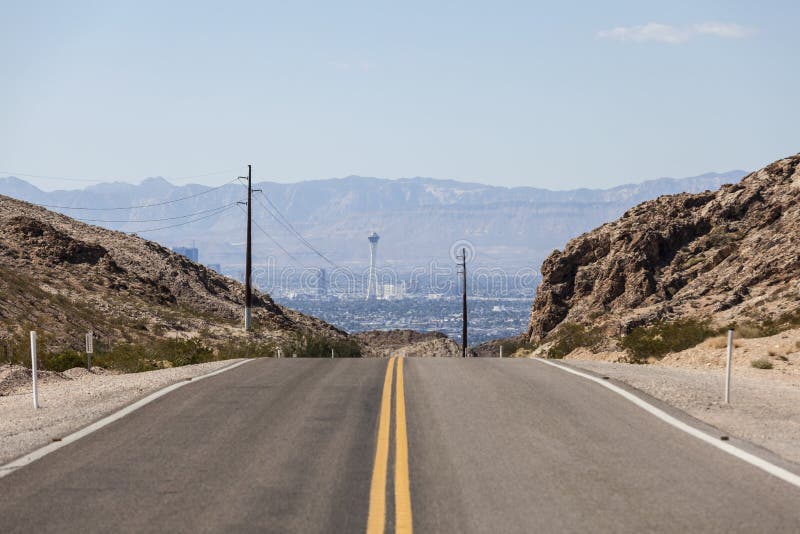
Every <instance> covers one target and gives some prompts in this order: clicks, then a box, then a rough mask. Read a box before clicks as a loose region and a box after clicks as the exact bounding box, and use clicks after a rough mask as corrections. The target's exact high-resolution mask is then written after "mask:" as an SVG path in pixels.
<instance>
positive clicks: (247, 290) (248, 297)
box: [244, 165, 253, 331]
mask: <svg viewBox="0 0 800 534" xmlns="http://www.w3.org/2000/svg"><path fill="white" fill-rule="evenodd" d="M252 204H253V166H252V165H248V166H247V251H246V252H245V260H244V263H245V266H244V269H245V273H244V329H245V331H248V330H250V307H251V305H252V302H253V288H252V286H251V284H250V275H251V271H252V268H253V258H252V255H253V250H252V248H253V232H252V228H251V219H252V218H253V208H252Z"/></svg>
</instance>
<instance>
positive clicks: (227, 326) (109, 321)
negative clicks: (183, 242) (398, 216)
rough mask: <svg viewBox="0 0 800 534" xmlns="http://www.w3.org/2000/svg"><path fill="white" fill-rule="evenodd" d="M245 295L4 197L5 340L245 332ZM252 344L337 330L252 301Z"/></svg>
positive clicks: (262, 300)
mask: <svg viewBox="0 0 800 534" xmlns="http://www.w3.org/2000/svg"><path fill="white" fill-rule="evenodd" d="M243 299H244V289H243V287H242V285H241V284H239V283H238V282H235V281H233V280H231V279H229V278H225V277H223V276H221V275H219V274H217V273H215V272H214V271H212V270H209V269H206V268H205V267H203V266H202V265H198V264H196V263H193V262H191V261H190V260H188V259H186V258H185V257H183V256H180V255H177V254H174V253H172V252H170V251H169V250H168V249H166V248H164V247H162V246H160V245H158V244H156V243H154V242H151V241H147V240H145V239H142V238H140V237H135V236H131V235H127V234H123V233H120V232H115V231H111V230H105V229H102V228H99V227H96V226H89V225H87V224H83V223H80V222H77V221H75V220H74V219H70V218H69V217H66V216H64V215H60V214H57V213H53V212H50V211H47V210H45V209H43V208H40V207H37V206H34V205H31V204H28V203H26V202H21V201H17V200H14V199H11V198H8V197H4V196H0V340H1V339H4V338H5V339H8V338H16V339H20V338H24V336H25V335H26V333H27V331H28V330H33V329H35V330H37V331H38V332H39V333H40V336H41V337H42V338H43V340H44V342H45V343H46V344H47V345H48V346H49V347H51V348H53V349H54V350H55V349H60V348H74V349H78V348H80V347H81V346H82V344H83V336H84V333H85V332H87V331H89V330H93V331H94V332H95V333H96V334H97V336H98V339H99V343H101V344H103V343H104V344H105V345H106V346H110V345H113V344H114V343H117V342H122V341H127V342H131V343H133V342H141V341H146V340H153V339H159V338H168V337H183V338H193V337H197V338H201V339H202V340H203V342H204V343H206V342H207V343H213V342H214V341H215V340H218V341H230V340H231V339H235V338H236V337H237V336H241V335H242V332H241V327H240V325H241V318H242V313H243V312H242V308H243ZM254 325H255V332H254V334H253V336H252V337H253V339H256V340H258V339H261V340H268V339H279V338H281V337H282V336H283V337H285V336H287V335H288V334H289V333H291V332H296V331H301V330H309V329H313V330H314V331H315V332H317V333H319V334H322V335H325V336H331V337H336V338H342V337H344V336H345V334H344V333H343V332H340V331H338V330H336V329H334V328H333V327H331V326H330V325H328V324H326V323H324V322H322V321H320V320H317V319H314V318H311V317H307V316H304V315H301V314H299V313H297V312H294V311H292V310H288V309H286V308H284V307H281V306H278V305H276V304H275V303H274V302H273V301H272V300H271V299H270V297H269V296H268V295H265V294H262V293H259V292H256V293H255V295H254Z"/></svg>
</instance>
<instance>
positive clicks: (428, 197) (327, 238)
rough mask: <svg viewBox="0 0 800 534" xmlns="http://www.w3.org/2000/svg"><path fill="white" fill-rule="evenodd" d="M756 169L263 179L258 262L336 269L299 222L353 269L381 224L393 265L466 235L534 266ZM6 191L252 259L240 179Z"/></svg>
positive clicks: (497, 261)
mask: <svg viewBox="0 0 800 534" xmlns="http://www.w3.org/2000/svg"><path fill="white" fill-rule="evenodd" d="M745 174H746V173H745V172H744V171H729V172H725V173H708V174H703V175H700V176H694V177H690V178H683V179H673V178H661V179H657V180H650V181H646V182H642V183H639V184H628V185H622V186H618V187H614V188H610V189H575V190H566V191H553V190H547V189H538V188H534V187H510V188H509V187H499V186H491V185H484V184H478V183H466V182H459V181H454V180H438V179H433V178H407V179H398V180H388V179H381V178H365V177H359V176H348V177H345V178H334V179H327V180H313V181H305V182H298V183H292V184H281V183H274V182H259V183H255V184H254V186H253V187H254V188H255V189H259V190H261V191H259V192H256V193H254V197H253V198H254V203H253V214H254V220H255V222H256V227H255V228H254V234H253V235H254V243H255V244H254V261H255V263H256V264H260V263H265V262H267V261H268V258H270V257H271V258H273V259H272V260H271V261H272V262H274V264H277V265H278V266H283V265H292V264H295V265H297V264H299V265H302V266H304V267H325V266H326V263H327V262H326V260H325V259H323V258H322V257H321V256H320V255H318V254H317V253H316V252H314V251H313V250H312V249H311V248H309V247H308V246H306V245H305V244H303V243H302V242H301V240H300V239H298V238H297V236H296V235H294V232H293V230H292V229H294V230H296V231H297V232H298V233H299V234H301V235H302V236H303V238H304V239H305V240H307V242H308V243H309V244H310V245H312V246H313V248H314V249H316V250H317V251H319V252H320V253H321V254H322V255H323V256H325V258H328V259H330V260H331V262H332V263H335V264H337V265H341V266H346V267H350V268H353V269H363V268H364V267H365V266H366V264H367V262H368V258H369V249H368V242H367V239H366V237H367V235H369V234H370V233H371V232H372V231H376V232H378V234H380V236H381V241H380V244H379V258H380V260H381V263H382V265H384V266H387V267H395V268H397V269H398V270H401V271H402V270H406V269H410V268H413V267H417V266H420V265H429V264H430V262H441V263H446V264H448V265H449V264H451V263H452V261H453V258H452V254H451V247H452V246H453V244H454V243H457V242H463V241H466V242H468V243H469V245H470V246H472V247H473V248H474V251H475V261H476V262H477V263H478V264H481V265H489V266H493V267H499V268H504V269H514V268H522V267H529V266H530V265H531V264H534V265H539V264H540V263H541V262H542V261H543V260H544V259H545V258H546V257H547V256H548V255H549V254H550V253H551V252H552V251H553V250H554V249H556V248H558V247H562V246H563V245H564V243H566V242H567V241H568V240H569V239H571V238H573V237H576V236H578V235H580V234H582V233H583V232H586V231H588V230H590V229H592V228H595V227H597V226H598V225H600V224H603V223H605V222H608V221H611V220H614V219H616V218H617V217H619V216H620V215H621V214H623V213H624V212H625V211H626V210H627V209H629V208H631V207H632V206H634V205H636V204H638V203H640V202H643V201H645V200H649V199H653V198H655V197H658V196H660V195H665V194H675V193H682V192H689V193H697V192H702V191H705V190H714V189H717V188H719V187H720V186H721V185H723V184H725V183H734V182H738V181H739V180H740V179H741V178H742V177H743V176H744V175H745ZM0 194H3V195H7V196H10V197H14V198H17V199H21V200H25V201H28V202H32V203H36V204H41V205H45V206H47V207H49V208H50V209H52V210H54V211H57V212H61V213H64V214H67V215H69V216H71V217H75V218H77V219H79V220H83V221H86V222H88V223H89V224H95V225H99V226H102V227H105V228H109V229H113V230H119V231H123V232H127V233H136V234H137V235H141V236H142V237H145V238H147V239H152V240H154V241H157V242H159V243H161V244H163V245H166V246H171V247H172V246H191V245H192V244H195V245H196V246H197V247H198V248H199V250H200V261H201V262H202V263H206V264H210V263H218V264H221V265H222V266H223V267H226V266H228V267H236V266H241V264H242V263H243V257H244V254H243V248H244V247H243V243H244V236H245V231H244V228H245V226H244V224H245V214H244V212H243V208H242V207H241V206H240V205H237V202H241V201H243V200H245V197H246V188H245V187H244V186H243V185H242V183H240V182H237V181H236V180H233V181H231V182H229V183H227V184H225V185H222V186H218V187H216V188H214V187H209V186H204V185H196V184H194V185H180V186H178V185H173V184H171V183H169V182H168V181H167V180H165V179H163V178H160V177H158V178H148V179H146V180H144V181H143V182H141V183H140V184H138V185H134V184H127V183H120V182H112V183H102V184H98V185H92V186H89V187H86V188H84V189H75V190H57V191H49V192H45V191H43V190H41V189H39V188H37V187H36V186H35V185H33V184H31V183H29V182H26V181H24V180H21V179H18V178H15V177H7V178H0ZM145 205H146V206H148V207H137V206H145ZM131 207H133V208H131ZM192 214H194V215H192ZM187 223H188V224H187ZM276 242H277V243H278V244H279V245H280V247H283V249H285V252H284V250H282V249H281V248H280V247H279V246H278V245H276ZM287 253H288V254H287ZM289 255H291V257H290V256H289Z"/></svg>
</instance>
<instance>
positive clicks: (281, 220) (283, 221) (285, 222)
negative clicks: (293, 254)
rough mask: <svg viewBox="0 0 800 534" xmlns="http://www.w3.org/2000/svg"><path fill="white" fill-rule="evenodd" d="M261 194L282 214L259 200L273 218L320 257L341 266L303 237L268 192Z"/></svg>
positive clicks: (333, 264)
mask: <svg viewBox="0 0 800 534" xmlns="http://www.w3.org/2000/svg"><path fill="white" fill-rule="evenodd" d="M261 194H262V195H263V196H264V198H265V199H266V200H267V202H268V203H269V205H270V206H272V208H273V209H274V210H275V213H277V214H278V216H280V218H278V217H277V216H275V214H273V213H272V212H271V211H270V209H269V208H267V207H266V206H265V205H264V204H263V203H261V201H260V200H259V201H258V203H259V204H261V207H262V208H264V210H266V212H267V213H269V214H270V216H272V218H273V219H275V220H276V221H278V222H279V223H280V224H281V225H283V227H284V228H286V229H287V230H289V232H291V233H292V234H294V235H295V237H297V239H299V240H300V242H301V243H303V244H304V245H305V246H306V247H308V248H309V249H310V250H311V251H312V252H314V253H315V254H316V255H317V256H319V257H320V258H322V259H323V260H325V261H327V262H328V263H329V264H331V265H332V266H333V267H336V268H338V267H339V266H338V265H336V264H335V263H334V262H332V261H331V260H329V259H328V257H327V256H325V255H324V254H323V253H322V252H320V251H319V250H317V249H316V247H314V245H312V244H311V243H309V242H308V240H307V239H306V238H305V237H303V236H302V235H301V234H300V232H298V231H297V230H296V229H295V227H294V226H292V223H290V222H289V220H288V219H287V218H286V217H284V216H283V214H282V213H281V212H280V210H278V208H277V206H275V204H273V203H272V201H271V200H270V199H269V197H268V196H267V194H266V193H264V192H263V191H261Z"/></svg>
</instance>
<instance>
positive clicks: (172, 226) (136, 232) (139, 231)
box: [127, 204, 235, 234]
mask: <svg viewBox="0 0 800 534" xmlns="http://www.w3.org/2000/svg"><path fill="white" fill-rule="evenodd" d="M234 205H235V204H234ZM234 205H229V206H227V207H222V208H218V209H217V210H216V211H215V212H214V213H211V214H209V215H204V216H203V217H198V218H196V219H192V220H191V221H185V222H182V223H178V224H171V225H168V226H160V227H158V228H146V229H144V230H128V231H127V232H128V233H132V234H142V233H145V232H155V231H156V230H167V229H168V228H177V227H179V226H185V225H187V224H191V223H195V222H197V221H202V220H204V219H209V218H211V217H214V216H215V215H219V214H220V213H224V212H226V211H228V210H229V209H231V208H233V206H234Z"/></svg>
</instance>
